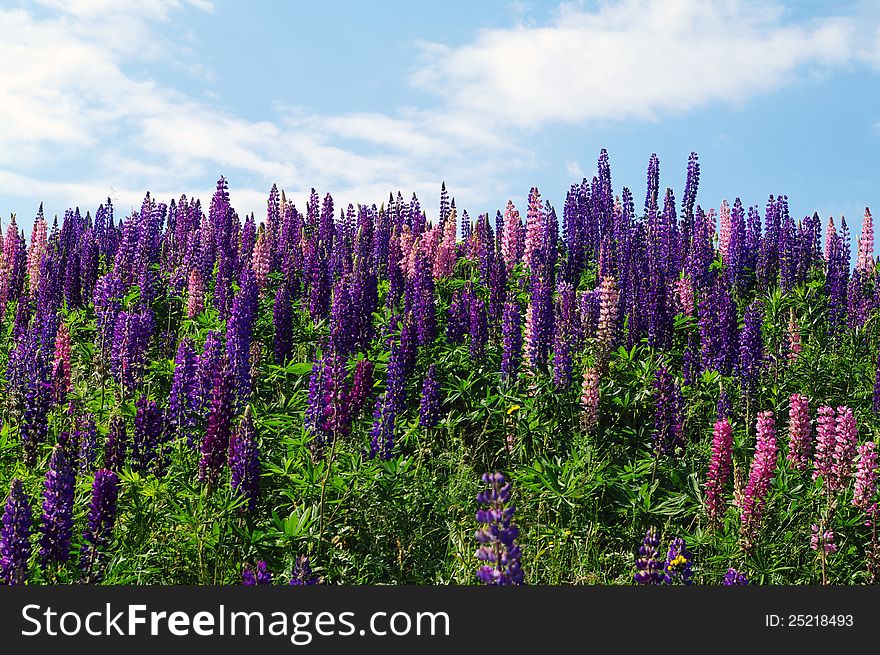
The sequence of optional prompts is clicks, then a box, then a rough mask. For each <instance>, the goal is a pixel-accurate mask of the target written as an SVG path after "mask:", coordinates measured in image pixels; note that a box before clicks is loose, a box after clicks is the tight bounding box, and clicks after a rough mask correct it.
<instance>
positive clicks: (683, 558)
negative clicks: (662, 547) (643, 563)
mask: <svg viewBox="0 0 880 655" xmlns="http://www.w3.org/2000/svg"><path fill="white" fill-rule="evenodd" d="M692 565H693V555H692V554H691V552H690V551H689V550H688V549H687V546H686V545H685V543H684V539H682V538H681V537H676V538H675V539H673V540H672V543H671V544H669V551H668V552H667V553H666V561H665V562H664V563H663V582H665V583H666V584H674V583H675V582H676V581H681V584H684V585H690V584H693V583H694V581H693V570H692Z"/></svg>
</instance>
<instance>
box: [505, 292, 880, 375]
mask: <svg viewBox="0 0 880 655" xmlns="http://www.w3.org/2000/svg"><path fill="white" fill-rule="evenodd" d="M521 321H522V314H521V313H520V310H519V305H518V304H517V303H516V301H515V300H508V301H507V302H505V303H504V316H503V318H502V319H501V342H502V352H501V378H502V379H503V380H504V381H509V380H511V379H516V376H517V373H518V372H519V365H520V361H521V358H522V328H521ZM878 371H880V369H878ZM877 379H878V381H880V372H878V378H877ZM878 388H880V382H878Z"/></svg>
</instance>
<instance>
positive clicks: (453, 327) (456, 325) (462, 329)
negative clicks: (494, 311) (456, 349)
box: [446, 290, 470, 343]
mask: <svg viewBox="0 0 880 655" xmlns="http://www.w3.org/2000/svg"><path fill="white" fill-rule="evenodd" d="M469 312H470V306H469V302H468V297H467V296H466V295H464V294H461V293H459V292H458V291H457V290H456V291H455V292H453V294H452V301H451V302H450V304H449V310H448V320H447V323H446V340H447V341H449V343H461V342H462V341H463V340H464V335H465V334H466V333H467V330H468V324H469V321H470V314H469Z"/></svg>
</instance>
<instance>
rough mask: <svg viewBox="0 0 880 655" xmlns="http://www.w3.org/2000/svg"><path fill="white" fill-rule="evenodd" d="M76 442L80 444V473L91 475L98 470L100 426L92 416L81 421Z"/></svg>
mask: <svg viewBox="0 0 880 655" xmlns="http://www.w3.org/2000/svg"><path fill="white" fill-rule="evenodd" d="M76 441H77V442H78V443H79V472H80V473H91V472H92V471H94V470H95V469H96V468H98V426H97V425H95V417H94V416H92V415H91V414H89V413H87V414H85V415H83V417H82V418H81V419H80V421H79V427H78V429H77V431H76Z"/></svg>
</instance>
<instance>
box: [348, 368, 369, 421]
mask: <svg viewBox="0 0 880 655" xmlns="http://www.w3.org/2000/svg"><path fill="white" fill-rule="evenodd" d="M374 368H375V367H374V365H373V362H371V361H370V360H369V359H366V358H364V359H359V360H358V362H357V364H356V365H355V368H354V379H353V380H352V383H351V393H350V395H349V405H350V407H351V415H352V417H354V416H356V415H357V414H358V413H359V412H360V411H361V410H362V409H363V408H364V406H365V404H366V402H367V400H368V399H369V397H370V394H371V393H372V392H373V370H374Z"/></svg>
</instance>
